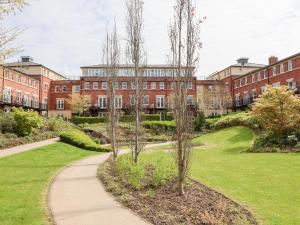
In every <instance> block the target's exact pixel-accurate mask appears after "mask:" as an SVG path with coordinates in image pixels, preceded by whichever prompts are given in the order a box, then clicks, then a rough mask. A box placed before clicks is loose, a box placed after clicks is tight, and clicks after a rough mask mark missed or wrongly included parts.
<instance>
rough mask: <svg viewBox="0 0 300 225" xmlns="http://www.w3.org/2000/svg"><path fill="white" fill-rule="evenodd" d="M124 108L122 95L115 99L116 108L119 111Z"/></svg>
mask: <svg viewBox="0 0 300 225" xmlns="http://www.w3.org/2000/svg"><path fill="white" fill-rule="evenodd" d="M122 106H123V100H122V95H118V96H116V98H115V107H116V108H117V109H122Z"/></svg>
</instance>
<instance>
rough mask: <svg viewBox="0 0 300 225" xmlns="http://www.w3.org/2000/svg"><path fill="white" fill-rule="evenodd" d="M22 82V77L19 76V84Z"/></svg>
mask: <svg viewBox="0 0 300 225" xmlns="http://www.w3.org/2000/svg"><path fill="white" fill-rule="evenodd" d="M21 81H22V78H21V76H20V75H19V76H18V82H19V83H21Z"/></svg>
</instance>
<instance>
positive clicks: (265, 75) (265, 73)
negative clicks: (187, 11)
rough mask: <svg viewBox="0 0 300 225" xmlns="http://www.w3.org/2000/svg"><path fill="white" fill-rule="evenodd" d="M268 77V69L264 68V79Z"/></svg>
mask: <svg viewBox="0 0 300 225" xmlns="http://www.w3.org/2000/svg"><path fill="white" fill-rule="evenodd" d="M267 78H268V69H265V70H264V79H267Z"/></svg>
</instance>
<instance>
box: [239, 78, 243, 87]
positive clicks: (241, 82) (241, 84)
mask: <svg viewBox="0 0 300 225" xmlns="http://www.w3.org/2000/svg"><path fill="white" fill-rule="evenodd" d="M242 86H243V79H240V87H242Z"/></svg>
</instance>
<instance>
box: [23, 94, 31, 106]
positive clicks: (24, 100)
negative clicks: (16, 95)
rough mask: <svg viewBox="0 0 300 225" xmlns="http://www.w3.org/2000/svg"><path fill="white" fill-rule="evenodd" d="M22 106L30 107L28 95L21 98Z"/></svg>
mask: <svg viewBox="0 0 300 225" xmlns="http://www.w3.org/2000/svg"><path fill="white" fill-rule="evenodd" d="M23 105H24V106H28V107H30V106H31V105H30V100H29V95H28V94H25V95H24V97H23Z"/></svg>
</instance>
